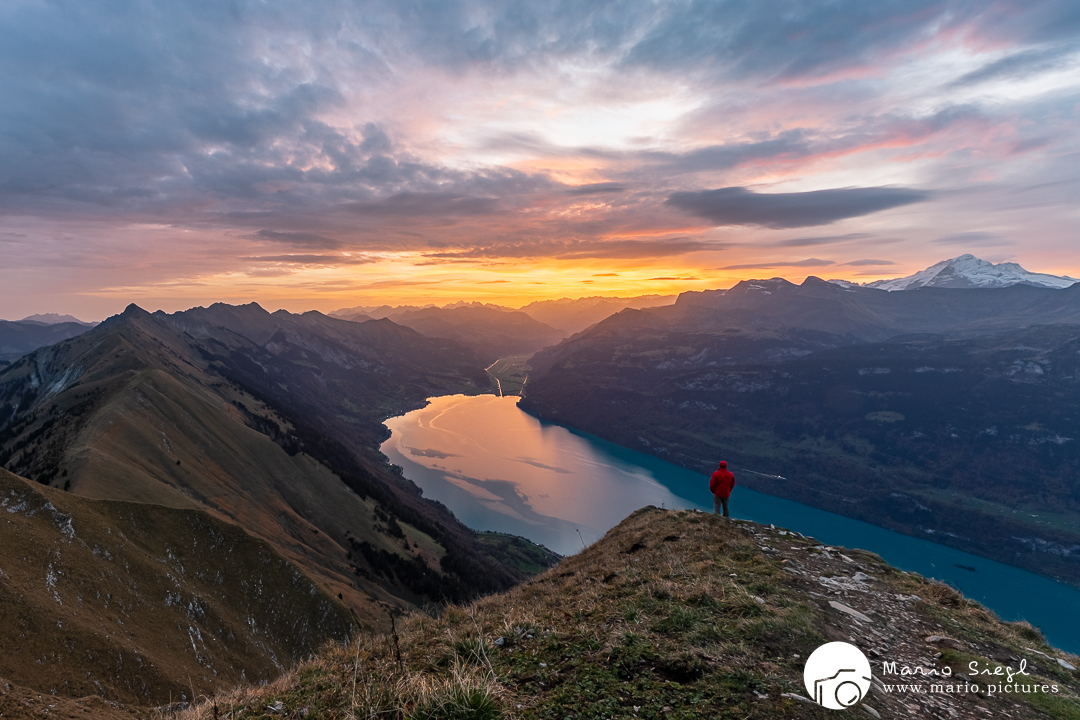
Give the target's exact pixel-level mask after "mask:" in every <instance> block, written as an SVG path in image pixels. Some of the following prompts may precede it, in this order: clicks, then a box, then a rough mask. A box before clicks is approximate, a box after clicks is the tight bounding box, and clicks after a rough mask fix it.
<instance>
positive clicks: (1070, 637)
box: [382, 395, 1080, 653]
mask: <svg viewBox="0 0 1080 720" xmlns="http://www.w3.org/2000/svg"><path fill="white" fill-rule="evenodd" d="M516 403H517V398H515V397H505V398H501V397H496V396H494V395H479V396H465V395H449V396H444V397H437V398H431V401H430V404H429V405H428V406H427V407H425V408H423V409H420V410H416V411H413V412H410V413H408V414H406V415H403V416H400V417H395V418H390V419H389V420H387V421H386V425H387V427H389V428H390V430H391V433H392V434H391V437H390V439H389V440H387V441H386V442H385V443H384V444H383V446H382V451H383V452H384V453H385V454H386V455H387V456H388V457H389V458H390V461H391V462H393V463H395V464H397V465H400V466H401V467H403V468H404V470H405V476H406V477H407V478H409V479H411V480H413V481H414V482H416V484H417V485H419V486H420V487H421V488H423V490H424V496H425V497H428V498H431V499H433V500H439V501H440V502H442V503H444V504H445V505H446V506H447V507H449V508H450V509H451V510H452V511H453V512H454V514H455V515H456V516H457V517H458V519H459V520H461V521H462V522H464V523H465V524H466V525H468V526H469V527H471V528H473V529H476V530H495V531H499V532H508V533H513V534H515V535H522V536H524V537H527V538H529V539H530V540H532V541H533V542H537V543H540V544H542V545H545V546H547V547H549V548H551V549H552V550H554V551H555V552H558V553H560V554H563V555H570V554H573V553H575V552H579V551H580V550H581V549H582V547H584V546H585V545H586V544H590V543H592V542H594V541H596V540H597V539H599V538H600V537H601V536H603V534H604V533H605V532H607V531H608V530H609V529H610V528H612V527H614V526H615V525H617V524H618V523H619V522H620V521H621V520H622V519H623V518H625V517H626V516H627V515H629V514H630V513H632V512H633V511H634V510H637V509H638V508H641V507H644V506H646V505H656V506H657V507H667V508H676V509H684V508H686V509H689V508H699V509H702V510H707V511H709V512H711V511H712V495H710V494H709V489H708V480H707V478H705V477H704V476H702V475H699V474H697V473H694V472H691V471H689V470H686V469H684V468H681V467H678V466H676V465H672V464H670V463H666V462H664V461H663V460H659V459H657V458H654V457H652V456H649V455H645V454H642V453H639V452H635V451H633V450H628V449H626V448H623V447H620V446H618V445H615V444H613V443H609V442H606V441H604V440H601V439H599V438H596V437H593V436H590V435H586V434H584V433H579V432H576V431H573V430H570V429H568V428H565V427H562V426H560V425H554V424H552V423H547V422H541V421H540V420H538V419H536V418H535V417H533V416H531V415H529V414H528V413H525V412H523V411H521V410H519V409H518V407H517V404H516ZM737 481H738V474H736V482H737ZM731 514H732V516H733V517H736V518H743V519H746V520H753V521H755V522H759V523H766V524H770V523H771V524H774V525H776V526H778V527H784V528H789V529H791V530H796V531H798V532H800V533H802V534H803V535H809V536H812V537H814V538H816V539H817V540H819V541H820V542H822V543H825V544H827V545H842V546H845V547H852V548H863V549H866V550H871V551H873V552H875V553H877V554H879V555H881V556H882V557H883V558H885V560H887V561H888V562H890V563H891V564H893V565H895V566H896V567H899V568H902V569H904V570H909V571H912V572H917V573H919V574H921V575H924V576H926V577H933V578H937V579H939V580H942V581H944V582H947V583H949V584H950V585H952V586H953V587H956V588H958V589H959V590H961V591H962V592H963V593H964V594H965V595H966V596H967V597H969V598H972V599H974V600H978V601H979V602H981V603H983V604H984V605H986V606H987V607H989V608H991V609H992V610H994V611H995V612H996V613H997V614H998V615H1000V616H1001V617H1002V618H1004V619H1006V620H1019V619H1024V620H1028V621H1029V622H1031V623H1032V624H1033V625H1035V626H1036V627H1039V628H1040V629H1041V630H1042V631H1043V632H1044V633H1045V634H1046V637H1047V639H1048V640H1049V641H1050V642H1051V643H1052V644H1053V645H1056V646H1057V647H1060V648H1062V649H1065V650H1068V651H1070V652H1074V653H1077V652H1080V622H1078V621H1077V613H1078V611H1080V589H1078V588H1075V587H1072V586H1071V585H1067V584H1065V583H1060V582H1057V581H1055V580H1052V579H1050V578H1047V577H1045V576H1042V575H1036V574H1034V573H1030V572H1027V571H1025V570H1022V569H1020V568H1017V567H1013V566H1010V565H1004V564H1002V563H999V562H995V561H993V560H987V559H986V558H982V557H979V556H977V555H971V554H969V553H965V552H962V551H960V550H954V549H952V548H948V547H945V546H943V545H938V544H936V543H932V542H929V541H927V540H922V539H920V538H915V537H909V536H907V535H901V534H899V533H895V532H892V531H890V530H885V529H883V528H879V527H876V526H874V525H870V524H868V523H864V522H861V521H859V520H852V519H850V518H845V517H843V516H841V515H836V514H834V513H830V512H825V511H823V510H818V509H815V508H812V507H809V506H806V505H802V504H800V503H797V502H793V501H790V500H784V499H782V498H778V497H773V496H771V495H765V494H762V493H758V492H754V491H753V490H749V489H747V488H742V487H736V489H735V492H734V493H733V494H732V499H731ZM961 565H963V566H966V567H968V568H973V570H967V569H963V568H961V567H958V566H961Z"/></svg>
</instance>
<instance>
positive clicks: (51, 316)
mask: <svg viewBox="0 0 1080 720" xmlns="http://www.w3.org/2000/svg"><path fill="white" fill-rule="evenodd" d="M19 322H28V323H36V324H38V325H59V324H60V323H78V324H80V325H86V326H93V325H94V323H89V322H86V321H85V320H80V319H79V318H77V317H73V316H71V315H59V314H57V313H40V314H38V315H30V316H29V317H24V318H23V319H22V320H19Z"/></svg>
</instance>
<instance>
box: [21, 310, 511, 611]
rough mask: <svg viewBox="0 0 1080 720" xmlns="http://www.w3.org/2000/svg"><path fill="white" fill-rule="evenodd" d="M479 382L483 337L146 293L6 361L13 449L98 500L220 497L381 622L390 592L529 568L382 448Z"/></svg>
mask: <svg viewBox="0 0 1080 720" xmlns="http://www.w3.org/2000/svg"><path fill="white" fill-rule="evenodd" d="M229 326H231V328H230V327H229ZM478 382H484V383H486V382H487V378H486V376H485V375H484V373H483V370H482V368H481V367H479V362H478V361H477V360H476V358H475V356H473V355H471V353H469V352H468V351H466V350H463V349H462V348H460V347H458V346H455V345H453V344H451V343H447V342H445V341H439V340H433V339H430V338H424V337H422V336H420V335H418V334H417V333H415V332H414V331H412V330H409V329H407V328H401V327H398V326H396V325H393V324H392V323H388V322H386V321H383V322H380V323H368V324H366V325H363V326H362V325H356V324H355V323H349V322H346V321H342V320H334V319H331V318H327V317H325V316H322V315H320V314H318V313H309V314H306V315H303V316H293V315H289V314H288V313H283V314H282V313H275V314H274V315H271V314H270V313H266V312H265V311H264V310H262V309H261V308H258V307H257V306H243V307H229V306H220V305H219V306H213V307H211V308H209V309H197V310H194V311H189V312H188V313H180V314H178V315H174V316H166V315H164V314H162V313H155V314H154V315H150V314H148V313H146V312H144V311H142V310H140V309H138V308H137V307H134V306H132V307H130V308H129V309H128V310H127V311H126V312H125V313H124V314H123V315H121V316H117V317H114V318H110V319H109V320H107V321H106V322H104V323H102V324H101V325H99V326H98V327H97V328H95V329H94V330H92V331H90V332H89V333H87V334H85V335H83V336H80V337H79V338H75V339H73V340H70V341H67V342H65V343H62V344H60V345H57V346H54V347H51V348H46V349H42V350H39V351H37V352H35V353H33V354H31V355H29V356H27V357H25V358H23V359H22V360H20V361H19V362H17V363H15V364H13V365H12V366H10V367H8V368H6V369H5V370H4V371H3V372H2V373H0V464H2V465H4V466H6V467H8V468H10V469H12V470H13V471H16V472H19V473H20V474H23V475H24V476H27V477H31V478H32V479H34V480H36V481H38V482H42V483H49V484H52V485H54V486H56V487H59V488H63V489H67V490H69V491H71V492H73V493H75V494H79V495H82V496H85V497H91V498H98V499H109V500H125V501H134V502H142V503H152V504H156V505H163V506H167V507H173V508H198V509H202V510H206V511H207V512H209V513H211V514H212V515H214V516H216V517H218V518H220V519H223V520H226V521H228V522H233V523H236V524H238V525H240V526H241V527H243V528H245V529H246V530H248V531H249V532H251V533H252V534H253V535H255V536H257V537H260V538H262V539H265V540H266V541H267V542H269V543H270V544H271V545H272V546H273V547H274V548H275V549H276V550H277V551H278V552H280V553H281V554H282V555H283V556H284V557H286V558H288V559H289V560H291V561H293V562H295V563H296V564H297V566H298V567H300V568H301V569H302V571H303V572H305V573H306V574H308V576H309V577H311V578H312V579H313V580H314V581H315V582H317V583H318V584H319V585H320V586H321V587H323V588H325V589H326V590H327V591H328V592H330V593H331V594H333V595H339V596H340V597H341V598H342V599H343V600H344V601H345V603H346V604H347V605H348V606H349V607H351V608H352V609H353V610H354V611H355V612H356V613H357V614H358V617H359V618H360V619H361V621H363V622H365V623H368V624H372V625H377V624H380V623H383V622H386V615H385V611H384V606H385V604H387V603H389V604H390V605H393V606H398V607H403V606H408V605H410V604H411V603H425V602H432V601H435V602H437V601H441V600H444V599H447V598H450V599H457V600H461V599H465V598H469V597H472V596H474V595H475V594H477V593H480V592H488V591H491V590H497V589H502V588H505V587H508V586H509V585H511V584H512V583H514V582H515V581H517V580H519V579H520V578H521V577H522V575H521V574H520V573H518V572H516V571H514V570H511V569H509V568H506V567H504V566H502V565H500V564H498V563H497V562H495V561H493V560H491V559H489V558H488V557H487V556H486V555H485V553H484V551H483V550H482V548H481V547H480V546H479V545H478V544H477V543H476V540H475V535H474V533H472V531H470V530H468V529H467V528H465V527H463V526H461V525H460V524H459V523H458V522H457V521H456V520H455V519H454V518H453V516H452V515H451V514H450V513H449V512H448V511H446V510H445V508H442V507H441V506H438V505H436V504H434V503H431V502H429V501H426V500H423V499H422V498H421V497H420V496H419V493H418V491H417V489H416V488H415V486H413V485H412V484H411V483H408V482H407V481H403V480H402V479H401V478H400V477H399V476H397V475H395V474H393V472H391V470H390V468H389V467H388V466H387V465H386V463H385V461H384V460H383V459H382V458H381V456H380V455H379V453H378V450H377V444H378V442H379V440H381V439H382V437H383V435H384V433H385V428H384V427H383V426H382V425H381V423H380V422H379V421H380V420H381V418H383V417H385V416H386V415H388V414H391V413H394V412H400V411H401V410H403V409H406V408H408V407H416V406H419V405H420V404H422V403H423V402H424V398H425V397H427V396H428V395H429V394H439V393H440V392H445V391H448V390H450V391H453V390H458V391H461V390H469V389H471V390H472V391H473V392H475V389H476V383H478Z"/></svg>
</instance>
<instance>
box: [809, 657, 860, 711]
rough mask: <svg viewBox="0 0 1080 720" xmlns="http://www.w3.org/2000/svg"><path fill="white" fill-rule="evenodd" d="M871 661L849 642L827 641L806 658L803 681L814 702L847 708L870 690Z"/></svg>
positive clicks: (824, 705)
mask: <svg viewBox="0 0 1080 720" xmlns="http://www.w3.org/2000/svg"><path fill="white" fill-rule="evenodd" d="M870 680H871V674H870V661H869V660H867V659H866V656H865V655H863V654H862V651H861V650H859V648H857V647H855V646H854V645H850V644H848V643H846V642H831V643H825V644H824V645H822V646H821V647H819V648H818V649H817V650H815V651H814V652H813V653H811V654H810V657H808V658H807V659H806V666H805V667H804V668H803V683H804V684H805V685H806V690H807V692H809V693H810V696H811V697H812V698H814V702H816V703H817V704H818V705H821V706H822V707H827V708H829V709H830V710H843V709H845V708H849V707H851V706H852V705H855V704H856V703H858V702H860V701H861V700H862V699H863V698H864V697H866V693H867V692H869V690H870Z"/></svg>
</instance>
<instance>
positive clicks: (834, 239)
mask: <svg viewBox="0 0 1080 720" xmlns="http://www.w3.org/2000/svg"><path fill="white" fill-rule="evenodd" d="M869 237H873V235H871V234H870V233H847V234H845V235H817V236H815V237H797V238H789V239H787V240H778V241H777V242H774V243H769V244H770V245H771V246H773V247H807V246H811V245H832V244H834V243H843V242H851V241H853V240H865V239H867V238H869Z"/></svg>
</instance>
